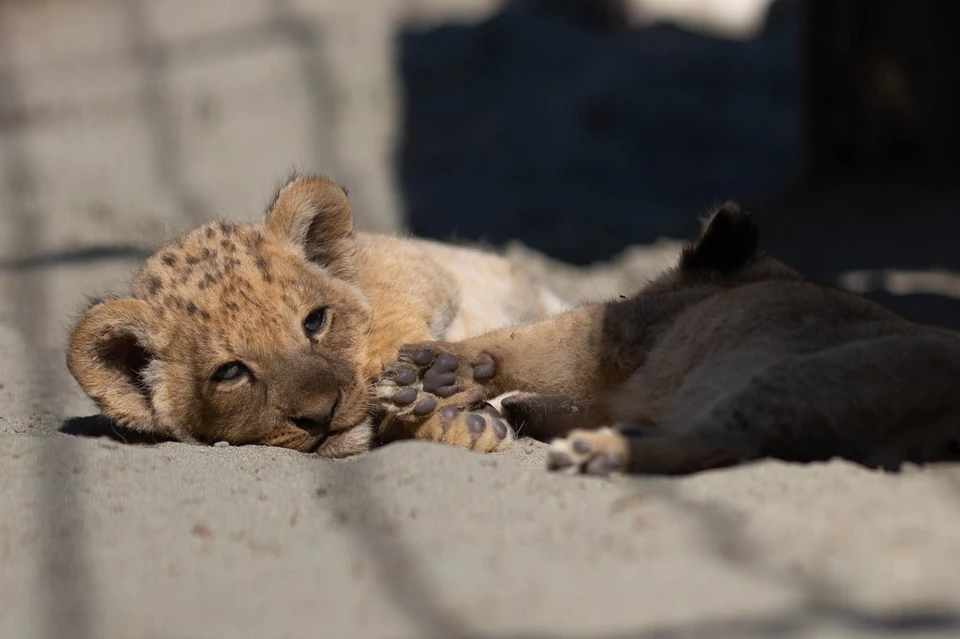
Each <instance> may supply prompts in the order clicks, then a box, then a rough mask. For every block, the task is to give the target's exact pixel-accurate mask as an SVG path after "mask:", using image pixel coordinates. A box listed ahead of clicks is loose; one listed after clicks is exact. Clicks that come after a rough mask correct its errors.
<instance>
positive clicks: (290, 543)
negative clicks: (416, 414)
mask: <svg viewBox="0 0 960 639" xmlns="http://www.w3.org/2000/svg"><path fill="white" fill-rule="evenodd" d="M365 2H366V3H367V4H364V5H363V6H364V8H365V10H364V11H363V12H361V11H360V10H359V9H356V8H355V7H357V6H359V5H358V4H357V3H349V2H334V1H333V0H330V1H326V2H305V1H304V2H298V1H294V0H288V1H287V2H274V3H268V2H257V1H254V0H245V1H243V2H230V3H227V2H219V1H218V2H214V1H210V2H204V3H195V2H192V1H191V0H177V1H174V0H167V1H165V2H143V1H134V0H131V1H130V2H127V3H116V2H111V1H107V0H82V1H80V0H73V1H69V2H68V1H67V0H43V1H36V2H7V3H2V4H0V225H2V226H0V637H11V638H12V637H17V638H19V637H78V638H81V639H87V638H98V639H99V638H104V639H110V638H114V637H117V638H119V637H124V638H127V637H145V638H146V637H151V638H153V637H156V638H174V637H183V638H193V637H411V638H419V637H529V638H534V637H557V636H571V637H573V636H579V637H587V636H589V637H600V638H604V639H605V638H611V639H612V638H615V637H624V638H626V637H641V638H645V639H653V638H658V639H660V638H664V639H674V638H701V637H702V638H721V639H724V638H729V639H742V638H749V637H771V636H776V637H878V636H909V637H927V636H930V637H934V636H936V637H948V636H950V637H952V636H960V579H958V577H957V574H958V571H957V566H958V560H957V557H960V469H958V468H957V467H954V466H936V467H928V468H924V469H918V468H908V469H906V470H905V471H904V472H903V473H901V474H884V473H879V472H874V471H868V470H864V469H862V468H859V467H857V466H853V465H850V464H847V463H842V462H833V463H829V464H816V465H811V466H797V465H788V464H783V463H777V462H766V463H760V464H754V465H750V466H747V467H743V468H738V469H732V470H725V471H721V472H711V473H705V474H702V475H699V476H695V477H688V478H682V479H637V478H614V479H610V480H601V479H593V478H577V477H568V476H559V475H551V474H547V473H546V472H545V471H544V446H543V445H542V444H538V443H535V442H530V441H525V440H522V441H520V442H517V443H516V444H515V445H513V446H512V447H511V448H510V450H508V451H506V452H505V453H502V454H497V455H488V456H479V455H473V454H470V453H465V452H463V451H458V450H454V449H450V448H446V447H442V446H439V445H431V444H425V443H404V444H400V445H391V446H387V447H385V448H383V449H381V450H378V451H376V452H374V453H372V454H369V455H366V456H363V457H360V458H357V459H352V460H346V461H328V460H321V459H318V458H316V457H312V456H308V455H303V454H299V453H294V452H290V451H285V450H281V449H270V448H259V447H242V448H231V447H222V448H221V447H209V448H208V447H197V446H189V445H182V444H173V443H165V444H160V445H132V444H125V443H122V442H118V441H116V439H115V438H110V437H96V436H90V434H94V435H96V434H98V433H100V434H108V433H109V431H108V430H104V426H103V424H102V423H100V422H99V421H98V420H97V419H96V418H95V417H92V416H93V415H95V409H94V407H93V406H92V405H91V404H90V402H89V401H88V400H87V399H86V398H85V397H84V396H83V395H82V393H81V392H80V390H79V388H78V387H77V386H76V384H75V383H74V382H73V380H72V379H71V378H70V376H69V375H68V373H67V372H66V370H65V367H64V366H63V354H62V344H63V338H64V334H65V331H66V330H67V329H68V328H69V326H70V324H71V321H72V312H73V310H74V309H75V308H76V307H77V305H79V304H81V303H82V301H83V299H84V297H85V296H86V295H90V294H94V293H96V292H99V291H102V290H105V289H111V288H115V289H122V288H123V287H124V286H125V284H126V281H127V279H128V277H129V275H130V272H131V270H132V269H133V268H134V266H135V265H136V263H137V260H138V259H139V258H140V256H141V255H142V252H143V250H144V249H143V247H145V246H148V245H149V244H151V243H152V242H154V241H155V240H156V239H157V238H159V237H162V236H164V235H170V234H172V233H175V232H178V231H180V230H182V229H185V228H188V227H189V226H192V225H193V224H196V223H197V222H199V221H202V220H205V219H208V218H210V217H212V216H219V215H224V216H230V217H235V218H240V219H249V218H251V217H253V216H254V215H257V214H258V213H259V210H260V208H261V206H262V205H263V203H264V202H265V201H266V199H267V197H268V195H269V192H270V190H271V189H272V187H273V183H274V180H275V178H276V177H277V176H278V173H281V172H282V170H283V169H284V168H285V167H287V166H290V165H291V164H295V163H299V164H302V165H309V166H314V165H320V166H323V167H324V168H326V169H327V170H328V171H330V172H331V173H334V174H336V175H338V176H341V177H342V178H343V179H344V180H345V181H347V182H348V183H350V184H352V185H354V188H353V189H352V194H353V195H354V196H355V204H356V209H357V217H358V220H359V222H360V224H362V225H363V226H364V227H366V228H371V229H377V230H387V231H393V230H397V229H401V228H403V227H404V220H405V217H404V216H405V210H404V205H403V202H402V199H403V198H402V197H401V196H400V195H399V193H400V189H398V188H397V187H396V185H395V184H394V179H395V178H394V177H393V176H394V175H395V171H394V170H393V168H392V164H391V163H392V162H393V157H394V156H393V148H394V144H395V140H396V138H397V136H398V135H399V134H398V127H399V126H400V124H399V123H400V122H401V121H402V118H401V114H400V111H401V107H400V104H399V97H398V96H399V92H400V88H399V87H398V86H397V81H396V78H395V77H394V75H393V74H392V71H391V69H393V68H394V62H393V57H392V56H393V55H394V53H393V52H392V46H393V45H392V44H391V43H392V42H393V40H392V36H391V33H392V32H393V31H394V30H395V29H396V27H397V25H398V24H399V23H400V22H401V21H404V23H415V24H418V25H419V26H420V27H428V26H430V25H431V24H438V23H441V22H444V21H447V20H456V21H460V22H469V21H473V20H477V19H479V18H482V17H484V16H486V15H488V14H489V12H490V11H492V10H493V8H492V4H491V3H490V2H485V1H483V0H476V1H472V2H466V1H464V0H460V1H459V2H454V1H452V0H451V1H450V2H443V1H441V0H432V1H421V2H406V3H400V2H389V1H387V0H383V1H379V0H377V1H375V0H365ZM228 5H229V6H228ZM373 5H376V6H373ZM371 7H372V9H373V10H370V9H371ZM398 7H399V8H398ZM361 13H362V15H360V14H361ZM675 251H676V245H675V244H674V243H670V242H664V243H662V244H660V245H652V246H647V247H635V248H632V249H629V250H628V251H627V252H626V253H624V254H622V255H621V256H620V257H618V258H616V259H614V260H613V261H612V262H608V263H605V264H600V265H598V266H596V267H594V268H592V269H587V270H584V269H574V268H573V267H568V266H564V265H562V264H559V263H556V262H554V261H552V260H548V259H547V258H545V257H543V256H542V255H540V254H538V253H534V252H531V251H530V250H529V249H526V248H524V247H523V246H522V245H517V244H514V245H511V246H510V247H509V248H508V253H509V254H510V255H511V256H513V257H515V258H516V259H517V260H518V261H519V262H521V263H522V264H523V265H524V266H525V267H527V268H529V269H530V270H531V271H532V272H534V273H535V274H537V275H538V276H539V277H542V278H543V279H544V280H545V281H548V282H550V283H551V284H552V285H553V286H555V287H556V288H557V289H558V290H559V291H560V292H561V293H562V294H563V295H565V296H567V297H568V298H570V299H584V298H597V297H605V296H610V295H615V294H621V293H623V294H625V293H629V292H630V290H632V289H633V288H635V287H636V286H637V285H638V284H639V283H640V282H642V281H643V279H644V278H646V277H649V276H650V275H652V274H653V273H654V272H656V270H657V269H658V268H660V267H662V265H663V264H665V263H667V262H669V260H670V259H671V257H672V256H673V255H674V254H675ZM860 266H863V265H860ZM907 266H909V265H907ZM857 267H858V265H857V264H850V265H848V268H857ZM69 433H84V434H85V435H83V436H78V435H71V434H69Z"/></svg>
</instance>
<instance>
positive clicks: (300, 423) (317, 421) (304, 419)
mask: <svg viewBox="0 0 960 639" xmlns="http://www.w3.org/2000/svg"><path fill="white" fill-rule="evenodd" d="M289 419H290V422H291V423H292V424H293V425H294V426H296V427H297V428H300V429H303V430H305V431H307V432H308V433H311V434H315V433H321V432H323V431H325V430H327V429H328V428H330V413H327V414H326V415H320V414H317V415H301V416H300V417H290V418H289Z"/></svg>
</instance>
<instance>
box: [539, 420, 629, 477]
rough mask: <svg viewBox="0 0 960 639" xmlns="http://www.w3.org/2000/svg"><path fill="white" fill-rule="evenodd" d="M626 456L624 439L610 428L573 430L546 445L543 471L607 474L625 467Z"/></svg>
mask: <svg viewBox="0 0 960 639" xmlns="http://www.w3.org/2000/svg"><path fill="white" fill-rule="evenodd" d="M628 455H629V449H628V446H627V440H626V439H625V438H624V437H623V435H621V434H620V433H618V432H617V431H616V430H614V429H612V428H601V429H599V430H574V431H571V432H570V434H569V435H568V436H567V437H565V438H563V439H555V440H553V441H552V442H551V443H550V451H549V452H548V453H547V468H548V469H549V470H558V471H567V472H572V473H586V474H588V475H609V474H610V473H616V472H621V471H623V470H624V469H625V468H626V465H627V461H628Z"/></svg>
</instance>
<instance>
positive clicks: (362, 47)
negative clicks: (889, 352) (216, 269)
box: [0, 0, 960, 359]
mask: <svg viewBox="0 0 960 639" xmlns="http://www.w3.org/2000/svg"><path fill="white" fill-rule="evenodd" d="M958 17H960V9H958V7H957V4H956V3H953V2H950V1H949V0H919V1H917V2H909V3H908V2H902V1H895V0H845V1H843V2H833V1H831V0H808V1H806V2H804V1H801V0H775V1H774V0H363V1H362V2H361V1H354V0H205V1H204V2H196V1H194V0H0V276H2V286H3V290H2V292H3V294H4V295H5V296H10V297H8V299H9V300H14V299H15V300H17V301H16V302H15V303H12V304H3V305H2V308H0V320H2V319H7V320H9V322H10V323H12V324H15V325H16V326H17V330H18V331H20V332H21V333H23V334H24V336H25V337H26V338H27V340H28V341H29V342H31V343H37V344H40V345H42V346H43V347H44V348H47V349H50V351H51V353H53V352H54V351H58V349H59V348H60V347H61V343H62V338H63V332H64V329H65V327H66V326H68V325H69V323H70V321H71V319H70V315H69V312H70V309H71V308H73V307H74V306H75V305H76V304H77V303H78V302H80V301H81V300H82V298H83V296H84V295H86V294H92V293H94V292H97V291H100V290H103V289H109V288H123V287H124V286H125V283H126V280H127V278H128V276H129V274H130V272H131V270H132V268H133V267H134V266H135V264H136V263H137V261H139V260H141V259H142V258H143V256H144V255H146V254H148V253H149V251H150V248H151V247H152V246H155V245H156V244H157V243H159V242H160V241H162V240H163V239H165V238H168V237H170V236H171V235H175V234H177V233H180V232H182V231H184V230H186V229H188V228H190V227H192V226H195V225H197V224H199V223H202V222H204V221H206V220H208V219H211V218H215V217H231V218H237V219H252V218H254V217H256V216H258V215H260V214H261V213H262V209H263V206H264V204H265V203H266V201H267V199H268V198H269V196H270V194H271V192H272V190H273V189H274V186H275V184H276V183H277V180H278V179H280V178H281V177H282V176H283V175H284V174H285V173H286V172H287V171H288V170H289V169H290V168H292V167H299V168H301V169H307V170H310V169H319V170H322V171H324V172H326V173H328V174H331V175H333V176H336V177H337V178H338V179H339V180H341V181H342V182H344V183H346V184H347V185H348V186H349V187H350V191H351V197H352V200H353V202H354V206H355V212H356V217H357V220H358V224H359V225H360V226H361V227H363V228H366V229H370V230H374V231H384V232H398V231H412V232H414V233H417V234H420V235H425V236H428V237H434V238H439V239H457V240H467V241H479V242H484V243H487V244H490V245H494V246H497V247H504V248H506V250H508V251H509V252H510V254H511V255H513V256H515V257H516V259H518V260H520V261H526V262H527V263H528V264H529V265H531V268H533V269H534V270H538V272H541V273H543V274H544V277H547V278H549V277H551V276H552V277H554V279H555V280H556V279H557V277H560V280H558V281H557V286H558V288H560V289H564V287H565V285H567V284H569V282H567V281H565V280H563V277H567V279H568V280H569V278H576V277H577V275H576V274H577V273H580V274H583V273H593V274H594V275H595V276H596V275H597V274H598V273H599V274H601V275H600V276H596V277H594V279H593V280H591V285H590V286H589V287H588V290H589V291H590V292H592V293H593V294H594V296H603V295H608V294H613V293H619V292H623V293H626V292H629V291H627V290H624V289H625V288H627V287H635V286H637V285H639V284H641V283H642V281H640V280H639V278H638V275H637V274H638V273H640V272H644V273H646V272H647V271H649V264H650V259H651V256H654V257H658V258H664V256H667V257H668V256H670V255H672V254H673V253H672V251H674V250H675V243H671V242H670V241H669V240H670V239H673V240H676V239H682V238H685V237H688V236H689V235H690V234H691V233H693V232H694V231H695V229H696V224H697V217H698V216H700V215H703V214H704V213H705V212H707V211H708V209H709V208H710V207H711V206H713V205H715V204H717V203H719V202H721V201H723V200H726V199H736V200H739V201H741V202H742V203H743V204H746V205H747V206H749V207H751V208H753V209H754V210H755V211H756V212H757V213H758V214H759V215H760V216H761V217H760V219H761V221H762V224H763V228H764V233H765V240H766V245H767V247H768V248H769V249H770V251H771V252H773V253H775V254H776V255H778V256H780V257H782V258H783V259H784V260H785V261H787V262H788V263H790V264H792V265H793V266H795V267H797V268H800V269H801V270H803V271H804V272H805V273H807V274H808V275H810V276H811V277H814V278H817V279H820V280H823V281H829V282H833V283H837V284H840V285H842V286H846V287H848V288H852V289H854V290H857V291H860V292H863V293H865V294H868V295H870V296H872V297H874V298H875V299H878V300H880V301H882V302H883V303H884V304H887V305H888V306H890V307H892V308H894V309H895V310H897V311H899V312H901V313H904V314H906V315H907V316H909V317H911V318H914V319H918V320H921V321H927V322H933V323H938V324H943V325H947V326H953V327H960V303H958V300H957V298H958V297H960V284H958V281H960V280H958V279H957V278H956V277H955V276H954V274H953V271H954V270H956V269H958V268H960V264H958V262H960V254H958V252H957V251H956V250H955V249H954V242H955V237H956V230H957V227H958V226H960V216H958V205H960V188H958V186H957V184H956V180H955V179H954V176H955V175H956V174H955V172H954V169H955V168H956V162H957V160H958V157H960V153H958V143H960V124H958V122H957V117H956V114H957V113H960V89H958V86H960V83H958V82H957V78H958V73H957V72H958V71H960V68H958V66H960V62H957V60H960V55H958V54H960V51H958V48H960V45H958V40H957V39H956V38H954V37H952V35H951V34H952V32H951V29H952V28H953V26H952V25H956V24H957V23H958V21H957V20H956V18H958ZM658 242H659V244H657V243H658ZM662 261H663V260H662V259H661V262H662ZM634 263H641V264H642V265H643V268H639V267H638V268H632V267H631V264H634ZM657 263H658V264H659V263H660V262H657ZM566 265H595V266H594V270H592V271H590V270H588V271H574V270H570V269H569V268H567V266H566ZM611 265H613V266H611ZM558 273H559V274H561V276H562V277H561V276H557V274H558ZM598 278H599V279H598ZM581 283H582V282H581ZM564 290H566V292H568V293H570V294H571V295H574V296H580V297H583V296H584V295H585V294H584V293H583V290H584V289H583V287H582V286H579V287H578V286H572V285H570V286H566V289H564ZM8 325H9V324H8ZM57 358H58V359H59V355H58V356H57Z"/></svg>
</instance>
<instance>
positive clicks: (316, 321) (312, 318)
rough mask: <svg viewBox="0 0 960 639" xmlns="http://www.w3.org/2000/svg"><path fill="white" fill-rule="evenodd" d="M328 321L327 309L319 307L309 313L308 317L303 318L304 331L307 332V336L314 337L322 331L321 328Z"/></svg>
mask: <svg viewBox="0 0 960 639" xmlns="http://www.w3.org/2000/svg"><path fill="white" fill-rule="evenodd" d="M326 323H327V309H325V308H318V309H317V310H315V311H313V312H311V313H310V314H309V315H307V317H306V319H304V320H303V332H304V333H306V334H307V337H313V336H314V335H316V334H317V333H318V332H319V331H320V329H322V328H323V326H324V324H326Z"/></svg>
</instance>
